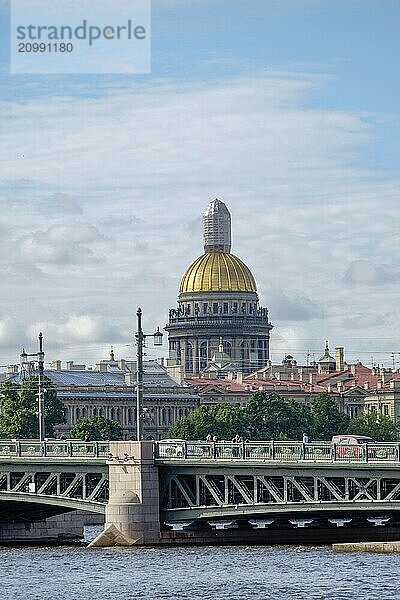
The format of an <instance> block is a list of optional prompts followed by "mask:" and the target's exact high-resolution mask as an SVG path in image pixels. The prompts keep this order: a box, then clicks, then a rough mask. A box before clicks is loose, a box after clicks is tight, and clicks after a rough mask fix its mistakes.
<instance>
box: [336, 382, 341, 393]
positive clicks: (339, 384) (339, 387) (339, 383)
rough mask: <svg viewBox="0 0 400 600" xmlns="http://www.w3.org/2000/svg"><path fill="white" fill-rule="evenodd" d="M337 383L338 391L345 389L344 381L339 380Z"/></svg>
mask: <svg viewBox="0 0 400 600" xmlns="http://www.w3.org/2000/svg"><path fill="white" fill-rule="evenodd" d="M336 385H337V389H338V392H341V391H342V389H343V382H342V381H338V382H337V384H336Z"/></svg>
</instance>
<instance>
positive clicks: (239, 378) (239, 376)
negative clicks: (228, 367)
mask: <svg viewBox="0 0 400 600" xmlns="http://www.w3.org/2000/svg"><path fill="white" fill-rule="evenodd" d="M236 382H237V383H243V373H242V372H240V373H236Z"/></svg>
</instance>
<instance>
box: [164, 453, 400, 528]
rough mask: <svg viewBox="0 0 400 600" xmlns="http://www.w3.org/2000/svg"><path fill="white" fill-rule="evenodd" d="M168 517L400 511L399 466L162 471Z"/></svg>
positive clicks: (269, 466) (169, 468)
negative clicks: (339, 511)
mask: <svg viewBox="0 0 400 600" xmlns="http://www.w3.org/2000/svg"><path fill="white" fill-rule="evenodd" d="M160 500H161V510H162V513H163V514H164V516H165V518H167V519H168V520H170V521H171V520H174V519H176V520H179V519H183V518H190V519H193V518H202V517H209V516H219V517H220V516H233V515H236V516H238V515H240V514H242V515H252V514H271V513H275V514H276V513H281V514H284V513H291V512H296V513H297V512H310V511H318V512H325V511H331V512H332V511H333V512H335V511H337V509H340V510H341V511H343V510H345V511H346V510H348V511H350V512H351V511H354V510H364V509H365V510H368V511H371V510H372V511H373V510H375V509H377V510H382V509H384V510H385V511H387V510H399V511H400V470H399V469H393V468H388V469H383V468H382V465H380V468H379V469H378V468H376V467H375V468H373V467H371V466H368V465H349V466H346V467H344V465H341V467H340V468H337V467H332V465H325V466H324V467H322V465H321V466H318V467H315V466H314V465H310V466H309V467H306V468H305V467H304V465H302V467H301V468H299V465H292V466H290V465H285V466H282V465H281V464H280V465H278V464H276V465H275V466H273V465H268V466H262V467H261V466H258V467H255V466H252V467H249V466H246V467H244V468H243V467H241V466H239V465H238V466H237V467H232V466H229V467H228V466H226V467H225V468H224V467H223V466H219V467H218V466H217V465H215V466H213V465H211V464H210V465H209V466H208V467H207V468H205V465H201V466H197V467H195V466H194V465H193V467H192V468H190V467H184V466H182V467H180V468H179V467H178V466H177V465H176V466H174V467H163V468H162V469H161V498H160Z"/></svg>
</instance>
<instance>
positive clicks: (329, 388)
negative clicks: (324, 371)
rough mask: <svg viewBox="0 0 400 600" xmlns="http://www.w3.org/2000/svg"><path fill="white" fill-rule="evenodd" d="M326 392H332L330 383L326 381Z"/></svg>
mask: <svg viewBox="0 0 400 600" xmlns="http://www.w3.org/2000/svg"><path fill="white" fill-rule="evenodd" d="M326 389H327V392H328V394H330V393H331V392H332V385H331V384H330V383H328V385H327V386H326Z"/></svg>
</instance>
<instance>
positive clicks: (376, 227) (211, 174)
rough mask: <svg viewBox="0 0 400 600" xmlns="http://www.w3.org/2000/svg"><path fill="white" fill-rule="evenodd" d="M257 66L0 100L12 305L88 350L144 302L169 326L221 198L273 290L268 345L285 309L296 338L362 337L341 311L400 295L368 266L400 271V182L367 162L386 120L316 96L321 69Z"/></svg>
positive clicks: (4, 264)
mask: <svg viewBox="0 0 400 600" xmlns="http://www.w3.org/2000/svg"><path fill="white" fill-rule="evenodd" d="M253 75H254V76H252V78H250V77H247V76H241V77H234V78H232V79H230V80H227V79H225V80H221V81H215V80H214V81H212V82H211V81H204V82H203V83H188V82H186V83H181V82H176V81H174V82H172V81H167V80H157V79H156V78H153V79H151V80H150V81H149V82H148V83H146V82H144V81H143V82H138V81H135V80H131V79H125V80H116V81H113V82H111V83H108V84H107V83H106V82H103V83H101V84H99V87H98V88H97V90H96V92H97V95H96V97H93V95H91V93H90V92H91V88H90V86H89V85H88V86H87V87H86V88H85V87H84V86H83V87H82V88H81V89H80V94H81V95H74V96H68V95H67V90H66V92H65V95H64V96H60V95H59V96H55V95H53V96H41V95H35V96H32V98H31V99H30V100H29V102H27V101H23V102H22V101H21V102H19V103H14V104H5V103H3V104H2V105H0V112H1V114H4V115H8V117H9V118H7V119H5V120H4V129H5V135H6V138H7V139H8V140H9V141H10V143H9V147H8V148H6V147H5V146H3V147H1V148H0V161H1V163H2V165H3V166H4V168H6V169H7V181H4V182H2V190H3V196H2V198H0V207H1V210H0V227H1V229H0V231H1V239H0V268H1V270H2V273H7V274H8V275H7V276H6V277H3V285H2V294H1V296H0V307H1V310H2V311H3V313H2V314H3V315H5V316H7V315H8V314H9V313H10V314H11V313H13V314H14V311H15V315H16V317H15V318H17V319H18V320H19V322H20V323H22V329H23V330H24V331H27V330H29V331H30V332H31V334H32V335H33V333H34V328H35V327H36V328H37V326H36V325H34V326H32V323H34V324H37V323H42V324H43V327H44V326H45V325H46V323H48V335H47V337H46V339H47V340H48V344H51V343H52V339H53V340H54V341H55V340H57V344H59V343H61V340H62V339H63V338H62V336H63V335H66V336H67V338H68V339H70V340H71V343H72V341H77V343H78V341H79V343H81V348H83V347H84V345H85V344H86V343H87V344H89V343H90V341H93V342H95V341H96V340H99V342H100V341H103V340H104V341H109V342H110V343H112V342H113V341H115V340H113V336H115V337H118V336H121V335H127V334H126V333H124V332H128V331H130V332H132V330H133V329H134V315H135V311H136V308H137V306H138V305H142V306H143V309H144V314H145V325H148V327H149V329H150V330H152V329H153V326H154V324H155V323H160V324H161V325H162V324H163V323H165V320H166V315H167V311H168V308H169V306H172V305H174V304H175V299H176V295H177V289H178V285H179V280H180V276H181V274H182V273H183V271H184V270H185V268H186V267H187V265H188V264H189V263H190V262H191V261H192V260H193V259H194V258H195V257H196V256H197V255H199V254H201V252H202V240H201V229H200V226H201V222H200V219H199V215H200V213H201V212H202V211H203V210H204V208H205V206H206V205H207V203H208V202H209V201H210V200H211V199H213V198H214V197H216V196H218V197H221V198H222V199H223V200H224V201H225V202H226V203H227V204H228V206H229V208H230V209H231V212H232V218H233V251H234V252H235V253H236V254H238V255H239V256H240V257H241V258H242V259H243V260H245V262H246V263H248V264H249V266H250V267H251V268H252V270H253V271H254V274H255V277H256V280H257V282H258V285H259V289H260V292H261V296H262V301H263V303H264V304H266V303H267V304H268V303H269V302H270V303H271V320H272V321H273V322H274V323H275V324H276V328H275V329H274V331H273V334H272V348H274V347H275V348H276V347H278V344H280V346H279V347H282V343H283V342H282V340H284V339H286V337H285V336H283V335H282V331H283V332H284V331H285V328H287V327H288V326H290V327H292V323H289V321H290V320H298V321H300V320H301V321H302V328H300V329H295V330H294V333H293V335H294V336H295V338H296V335H297V333H296V332H299V333H298V336H299V338H300V337H301V336H305V337H306V338H307V337H308V338H322V340H323V339H324V338H325V336H329V337H330V336H332V337H333V336H334V337H335V339H336V340H337V343H338V344H340V338H341V336H347V337H348V336H349V335H351V329H350V330H349V328H348V326H347V325H346V326H345V325H344V322H343V318H342V315H347V316H348V315H352V314H359V313H360V311H365V312H367V313H368V311H369V310H370V305H371V302H374V303H376V304H377V305H380V306H381V307H382V310H383V311H384V312H385V313H387V314H390V313H391V312H392V311H393V310H394V307H395V306H397V302H398V300H397V298H396V295H395V293H394V291H389V292H387V290H385V291H384V290H383V289H378V288H383V287H384V286H376V285H375V284H376V282H377V280H376V278H377V277H378V275H377V272H376V271H375V270H374V269H377V267H375V266H374V265H384V266H385V269H386V270H385V272H386V273H395V272H396V269H397V262H398V261H397V257H398V249H399V245H398V218H397V214H398V209H397V206H398V189H399V181H398V178H396V177H395V176H394V175H393V174H390V173H387V174H383V173H374V172H372V171H371V170H368V171H367V170H366V169H364V168H362V159H363V153H364V150H365V149H367V148H368V147H369V145H370V144H371V143H373V142H374V139H375V137H376V136H377V135H378V134H379V130H378V125H377V122H376V120H375V117H374V115H371V114H365V113H362V112H355V111H347V112H345V111H335V110H328V109H322V108H318V107H315V106H311V105H309V104H307V98H308V97H309V95H310V94H312V93H313V92H314V90H316V89H318V88H319V87H320V86H323V85H324V84H325V80H326V78H325V77H324V76H317V75H315V76H314V75H306V74H302V73H298V74H290V73H284V72H280V73H273V72H265V73H262V74H258V76H257V75H256V74H253ZM28 83H29V82H28ZM28 83H27V85H28ZM30 85H32V86H33V85H34V84H33V83H31V84H30ZM379 118H381V117H379ZM22 155H23V158H21V156H22ZM0 183H1V182H0ZM360 264H361V265H368V268H367V269H365V270H364V275H363V277H362V280H363V282H362V283H363V286H364V288H363V290H362V292H360V293H356V294H355V293H354V289H350V288H352V286H353V284H354V283H357V285H359V284H360V283H361V282H360V281H359V280H358V281H354V278H356V279H357V276H358V277H360V276H359V275H357V273H360V270H359V269H358V268H357V265H360ZM378 271H379V269H378ZM344 274H345V275H344ZM38 277H40V286H38V279H37V278H38ZM343 277H344V278H345V282H346V283H344V281H343ZM346 278H347V279H346ZM378 279H379V277H378ZM350 282H352V286H350V285H349V284H350ZM38 288H40V289H38ZM280 290H281V291H280ZM26 298H29V305H30V306H29V311H26V310H23V308H22V307H23V305H24V301H23V299H26ZM25 303H26V301H25ZM99 304H101V309H100V312H97V311H99ZM274 313H275V314H274ZM72 314H74V315H77V317H76V318H78V317H79V318H83V317H84V318H86V319H95V321H94V324H93V323H92V322H91V321H90V320H89V321H86V322H85V321H76V322H75V321H74V322H70V321H69V320H68V319H69V318H70V315H72ZM97 317H99V318H101V321H96V318H97ZM57 323H61V324H62V325H59V326H57ZM68 323H69V324H68ZM74 323H75V325H74ZM85 323H86V324H85ZM110 323H112V326H111V325H110ZM92 327H93V328H92ZM278 327H279V330H278ZM387 329H388V331H389V329H390V327H388V328H387ZM99 331H100V332H101V334H100V333H99ZM371 331H372V330H371ZM121 332H122V333H121ZM389 333H390V335H391V329H390V331H389ZM35 335H36V334H35ZM107 335H109V338H108V340H106V339H105V338H106V336H107ZM129 335H131V334H129ZM290 335H292V333H290ZM381 335H382V334H381ZM91 336H92V339H91ZM279 336H281V337H279ZM34 337H35V336H34ZM127 337H128V336H127ZM287 339H288V338H287ZM296 339H297V338H296ZM280 340H281V341H280ZM13 343H15V346H18V345H20V344H19V340H18V339H15V342H13ZM322 343H323V342H322ZM319 346H320V344H319V343H318V347H319ZM302 347H303V348H304V344H302ZM93 352H94V351H93ZM72 358H74V357H72ZM0 362H1V359H0Z"/></svg>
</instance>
